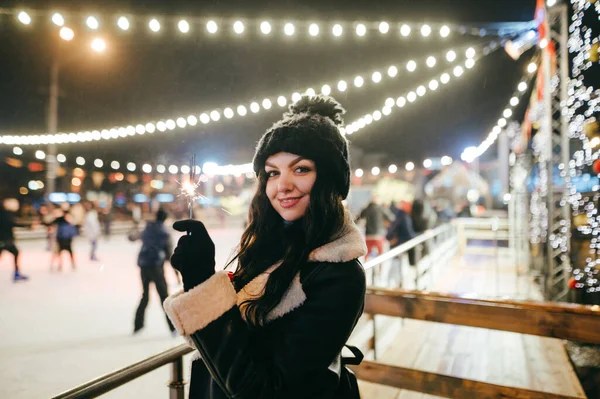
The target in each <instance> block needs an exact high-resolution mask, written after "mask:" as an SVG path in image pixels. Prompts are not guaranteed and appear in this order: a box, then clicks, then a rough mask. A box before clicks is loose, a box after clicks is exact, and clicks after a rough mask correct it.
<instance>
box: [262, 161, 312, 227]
mask: <svg viewBox="0 0 600 399" xmlns="http://www.w3.org/2000/svg"><path fill="white" fill-rule="evenodd" d="M265 172H266V173H267V188H266V192H267V197H268V198H269V201H271V206H273V208H274V209H275V211H277V213H278V214H279V215H280V216H281V217H282V218H283V219H284V220H287V221H288V222H293V221H294V220H298V219H300V218H301V217H302V216H304V214H305V213H306V209H307V208H308V205H309V203H310V191H311V190H312V188H313V186H314V184H315V181H316V180H317V169H316V167H315V163H314V162H313V161H311V160H310V159H306V158H303V157H301V156H299V155H296V154H290V153H289V152H278V153H277V154H275V155H271V156H270V157H269V158H267V161H266V163H265Z"/></svg>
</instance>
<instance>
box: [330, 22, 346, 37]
mask: <svg viewBox="0 0 600 399" xmlns="http://www.w3.org/2000/svg"><path fill="white" fill-rule="evenodd" d="M331 31H332V33H333V36H335V37H339V36H342V33H343V32H344V28H342V25H340V24H335V25H333V28H332V30H331Z"/></svg>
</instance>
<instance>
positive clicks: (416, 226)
mask: <svg viewBox="0 0 600 399" xmlns="http://www.w3.org/2000/svg"><path fill="white" fill-rule="evenodd" d="M410 219H411V221H412V226H413V230H414V232H415V233H416V234H417V235H418V234H421V233H423V232H424V231H425V230H427V229H429V227H430V226H429V220H427V218H426V217H425V204H424V203H423V201H422V200H420V199H416V200H414V202H413V205H412V209H411V211H410Z"/></svg>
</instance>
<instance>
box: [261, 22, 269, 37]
mask: <svg viewBox="0 0 600 399" xmlns="http://www.w3.org/2000/svg"><path fill="white" fill-rule="evenodd" d="M260 31H261V32H262V33H264V34H265V35H268V34H269V33H271V24H270V23H269V22H268V21H263V22H261V23H260Z"/></svg>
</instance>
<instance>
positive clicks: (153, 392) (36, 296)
mask: <svg viewBox="0 0 600 399" xmlns="http://www.w3.org/2000/svg"><path fill="white" fill-rule="evenodd" d="M168 225H169V226H170V223H168ZM209 232H210V234H211V236H212V237H213V240H214V242H215V245H216V248H217V265H218V266H217V267H222V266H223V265H224V264H225V262H226V261H227V259H228V258H229V255H230V253H231V251H232V249H233V248H234V247H235V245H236V244H237V241H238V240H239V237H240V235H241V232H242V230H241V228H220V229H218V228H209ZM178 236H179V233H177V234H176V232H173V238H174V244H175V243H176V239H177V237H178ZM140 245H141V244H140V242H136V243H131V242H129V241H128V240H127V239H126V237H125V236H124V235H115V236H112V237H111V238H110V240H108V241H107V240H105V239H101V241H100V242H99V247H98V257H99V258H100V261H99V262H91V261H90V260H89V248H90V245H89V243H88V242H87V240H86V239H85V238H83V237H79V238H77V239H76V240H75V242H74V245H73V247H74V251H75V254H76V259H77V270H76V271H72V270H71V267H70V262H69V261H68V260H67V255H66V254H65V255H63V256H64V260H63V270H62V272H56V271H54V272H51V271H50V253H49V252H47V251H46V250H45V248H46V243H45V241H44V240H31V241H20V242H17V246H18V247H19V249H20V250H21V271H22V273H23V274H25V275H28V276H29V277H30V280H29V281H27V282H20V283H13V280H12V275H13V266H12V255H10V254H8V253H6V252H5V253H3V254H2V257H1V258H0V287H1V288H0V290H1V291H0V292H1V293H0V337H1V338H2V339H0V376H1V377H0V397H1V398H11V399H17V398H19V399H20V398H36V399H38V398H49V397H52V396H54V395H56V394H58V393H61V392H63V391H65V390H68V389H70V388H73V387H75V386H77V385H79V384H82V383H85V382H87V381H89V380H91V379H93V378H96V377H98V376H100V375H103V374H106V373H108V372H110V371H113V370H115V369H118V368H121V367H124V366H127V365H129V364H131V363H134V362H136V361H139V360H142V359H144V358H146V357H149V356H151V355H153V354H156V353H158V352H161V351H163V350H165V349H167V348H170V347H172V346H175V345H177V344H180V343H182V342H183V339H182V338H181V337H177V338H173V337H171V335H170V333H169V330H168V327H167V324H166V321H165V316H164V313H163V312H162V309H161V304H160V300H159V298H158V294H156V292H155V291H154V290H153V288H152V293H151V296H150V304H149V306H148V309H147V310H146V326H145V328H144V330H143V331H142V332H141V333H140V334H138V335H136V336H132V331H133V318H134V313H135V309H136V307H137V305H138V303H139V300H140V297H141V293H142V287H141V282H140V277H139V268H138V267H137V266H136V259H137V253H138V250H139V248H140ZM165 274H166V277H167V281H168V283H169V292H170V293H172V292H174V291H175V290H176V289H177V288H178V285H177V281H176V278H175V274H174V271H173V269H172V268H171V266H170V265H169V264H167V265H166V266H165ZM188 366H189V362H186V366H185V368H186V373H187V371H188V370H187V368H188ZM169 372H170V369H169V367H163V368H161V369H159V370H156V371H155V372H153V373H150V374H148V375H146V376H144V377H142V378H140V379H137V380H136V381H134V382H132V383H130V384H127V385H125V386H123V387H121V388H118V389H116V390H114V391H112V392H110V393H108V394H106V395H105V396H103V397H106V398H142V397H143V398H167V397H168V395H169V394H168V389H167V387H166V383H167V381H168V379H169Z"/></svg>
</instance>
